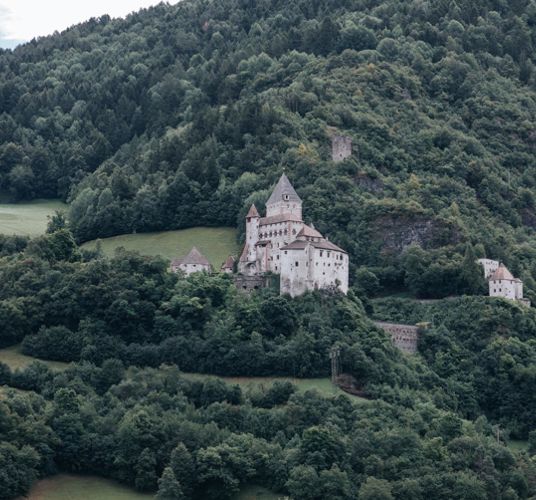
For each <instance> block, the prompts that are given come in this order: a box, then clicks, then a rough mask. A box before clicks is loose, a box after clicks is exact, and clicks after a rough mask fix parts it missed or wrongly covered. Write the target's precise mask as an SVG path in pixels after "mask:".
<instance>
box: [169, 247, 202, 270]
mask: <svg viewBox="0 0 536 500" xmlns="http://www.w3.org/2000/svg"><path fill="white" fill-rule="evenodd" d="M171 264H172V265H181V264H198V265H201V266H210V262H209V261H208V259H207V258H206V257H205V256H204V255H203V254H202V253H201V252H200V251H199V250H198V249H197V248H196V247H193V248H192V249H191V250H190V253H189V254H188V255H187V256H186V257H182V258H181V259H173V261H172V262H171Z"/></svg>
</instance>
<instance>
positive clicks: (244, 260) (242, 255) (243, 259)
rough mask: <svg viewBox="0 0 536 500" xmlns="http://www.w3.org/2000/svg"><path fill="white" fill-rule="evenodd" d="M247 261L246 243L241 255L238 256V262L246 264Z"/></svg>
mask: <svg viewBox="0 0 536 500" xmlns="http://www.w3.org/2000/svg"><path fill="white" fill-rule="evenodd" d="M247 261H248V244H247V243H246V244H245V245H244V250H242V254H241V255H240V262H247Z"/></svg>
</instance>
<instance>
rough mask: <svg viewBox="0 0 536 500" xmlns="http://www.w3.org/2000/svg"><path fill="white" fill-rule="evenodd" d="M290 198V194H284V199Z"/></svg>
mask: <svg viewBox="0 0 536 500" xmlns="http://www.w3.org/2000/svg"><path fill="white" fill-rule="evenodd" d="M289 198H290V197H289V195H288V194H284V195H283V199H284V200H285V201H288V200H289ZM287 206H288V205H287Z"/></svg>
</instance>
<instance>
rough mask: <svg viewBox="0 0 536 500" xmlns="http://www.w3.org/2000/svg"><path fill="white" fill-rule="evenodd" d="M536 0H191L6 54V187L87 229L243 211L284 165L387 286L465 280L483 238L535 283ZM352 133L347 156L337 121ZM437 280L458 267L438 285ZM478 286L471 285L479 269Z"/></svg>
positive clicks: (235, 216) (314, 216) (0, 117)
mask: <svg viewBox="0 0 536 500" xmlns="http://www.w3.org/2000/svg"><path fill="white" fill-rule="evenodd" d="M535 25H536V4H535V3H534V1H533V0H516V1H514V2H504V1H503V0H478V1H472V0H471V1H470V0H458V1H456V2H447V1H436V2H427V1H422V0H413V1H397V0H322V1H315V2H312V1H310V0H298V1H295V2H290V3H289V2H283V1H276V0H254V1H249V0H248V1H244V0H222V1H218V2H216V1H211V0H187V1H182V2H179V3H178V4H177V5H174V6H169V5H165V4H161V5H159V6H157V7H154V8H151V9H148V10H142V11H140V12H139V13H137V14H134V15H130V16H129V17H127V18H126V19H124V20H111V19H109V18H108V17H106V16H104V17H102V18H98V19H92V20H90V21H89V22H87V23H84V24H80V25H78V26H74V27H72V28H70V29H69V30H67V31H65V32H63V33H61V34H56V35H54V36H50V37H46V38H42V39H39V40H34V41H32V42H30V43H28V44H25V45H23V46H20V47H18V48H17V49H16V50H14V51H3V52H1V53H0V75H1V76H2V78H1V79H0V111H1V114H0V187H1V188H3V189H5V190H9V191H11V193H12V195H13V196H14V197H15V198H18V199H20V198H32V197H36V196H41V197H43V196H60V197H61V198H63V199H65V200H70V201H71V202H72V207H71V211H70V221H71V225H72V230H73V232H74V234H75V237H76V238H77V240H78V241H85V240H88V239H93V238H95V237H104V236H110V235H113V234H121V233H129V232H132V231H138V232H140V231H149V230H161V229H173V228H182V227H188V226H192V225H199V224H202V225H236V224H237V221H239V222H241V221H242V216H243V215H244V210H245V208H246V207H247V205H248V203H250V202H251V201H259V202H260V204H261V206H262V202H264V201H265V199H266V194H267V193H266V190H267V189H269V188H270V187H271V186H272V184H273V183H274V182H275V180H276V179H277V177H278V176H279V174H280V172H281V169H282V168H283V166H285V167H286V168H287V172H288V174H289V176H290V177H291V179H292V181H293V183H294V184H295V186H296V187H297V190H298V193H299V194H300V195H301V196H302V198H303V199H304V201H305V207H304V208H305V211H304V212H305V213H306V214H308V216H309V217H310V218H311V220H314V222H315V224H317V227H318V228H319V230H320V231H322V232H323V233H326V234H328V236H329V237H330V238H331V239H332V240H334V241H336V242H337V243H338V244H339V245H340V246H342V247H343V248H345V249H347V250H348V251H349V252H350V255H351V262H352V263H353V266H354V271H355V270H356V268H357V267H358V266H366V267H367V268H368V271H369V272H371V273H373V274H374V275H375V277H376V278H377V279H378V281H379V285H380V287H382V288H384V289H388V290H390V289H396V288H402V287H403V286H405V284H406V283H407V281H408V280H407V276H406V270H405V267H404V263H403V262H401V259H400V258H399V257H400V250H402V249H404V248H406V247H407V246H408V245H410V244H412V243H416V244H419V245H420V246H421V247H422V248H423V249H424V250H425V252H424V254H423V255H421V256H419V258H420V259H421V264H422V266H426V267H427V269H428V271H427V275H426V276H425V277H424V278H423V279H424V281H425V283H421V284H420V286H415V287H414V288H415V289H416V292H417V293H418V294H419V295H421V296H445V295H449V294H453V293H457V292H458V291H459V289H460V285H459V281H460V279H459V278H460V275H461V274H462V273H461V271H460V267H461V261H462V259H463V254H464V251H465V248H466V245H467V243H471V244H473V245H476V244H481V245H483V251H484V253H485V254H486V255H487V256H488V257H491V258H495V259H501V260H503V261H505V262H506V263H507V265H508V266H509V267H510V268H511V270H512V271H513V272H514V274H515V275H516V276H519V277H520V278H522V279H523V280H524V281H525V283H526V287H527V288H528V295H529V297H530V298H532V299H536V295H534V293H535V292H536V282H535V281H534V280H535V279H536V272H535V271H536V270H535V269H534V262H535V260H536V251H535V250H534V231H533V230H534V227H536V211H535V210H536V209H535V196H534V187H535V185H534V182H535V181H534V179H535V178H536V160H535V155H534V153H535V150H536V132H535V131H534V117H535V116H536V70H535V69H534V68H535V66H534V64H535V52H534V50H533V47H534V44H535V43H536V42H535V39H536V31H535V28H534V26H535ZM333 133H342V134H345V135H348V136H350V137H351V138H352V139H353V144H354V156H353V158H352V159H350V160H347V161H345V162H342V163H340V164H333V163H332V162H331V161H330V154H329V152H330V136H331V135H332V134H333ZM433 283H441V286H438V287H434V286H433ZM462 288H463V286H462Z"/></svg>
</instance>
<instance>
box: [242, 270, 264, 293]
mask: <svg viewBox="0 0 536 500" xmlns="http://www.w3.org/2000/svg"><path fill="white" fill-rule="evenodd" d="M233 281H234V284H235V286H236V288H238V290H240V291H242V292H245V293H251V292H253V291H254V290H259V289H261V288H268V286H270V283H269V280H268V278H267V277H266V276H245V275H243V274H235V275H234V276H233Z"/></svg>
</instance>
